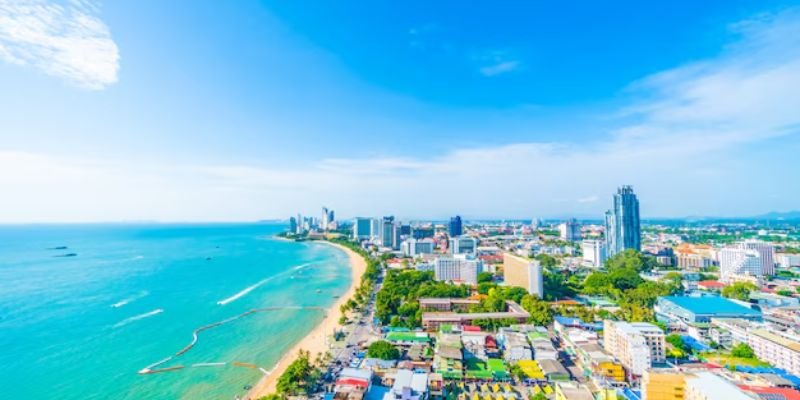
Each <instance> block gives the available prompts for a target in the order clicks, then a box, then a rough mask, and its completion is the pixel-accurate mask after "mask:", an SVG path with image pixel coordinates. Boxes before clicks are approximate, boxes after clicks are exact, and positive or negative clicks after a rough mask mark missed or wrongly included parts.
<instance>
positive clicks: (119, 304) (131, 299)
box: [111, 290, 149, 308]
mask: <svg viewBox="0 0 800 400" xmlns="http://www.w3.org/2000/svg"><path fill="white" fill-rule="evenodd" d="M148 294H149V293H147V291H145V290H143V291H141V292H139V294H136V295H133V296H130V297H128V298H125V299H123V300H120V301H118V302H116V303H114V304H112V305H111V308H120V307H122V306H124V305H127V304H130V303H132V302H134V301H136V300H139V299H141V298H142V297H145V296H147V295H148Z"/></svg>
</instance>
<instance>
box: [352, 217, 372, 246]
mask: <svg viewBox="0 0 800 400" xmlns="http://www.w3.org/2000/svg"><path fill="white" fill-rule="evenodd" d="M371 237H372V218H364V217H356V218H354V219H353V240H356V241H359V240H369V239H370V238H371Z"/></svg>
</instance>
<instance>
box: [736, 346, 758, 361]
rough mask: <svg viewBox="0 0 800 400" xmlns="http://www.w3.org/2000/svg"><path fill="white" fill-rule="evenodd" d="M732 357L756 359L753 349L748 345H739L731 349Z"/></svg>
mask: <svg viewBox="0 0 800 400" xmlns="http://www.w3.org/2000/svg"><path fill="white" fill-rule="evenodd" d="M731 355H732V356H734V357H739V358H756V353H755V352H754V351H753V348H752V347H750V346H749V345H748V344H747V343H739V344H737V345H736V346H733V349H731Z"/></svg>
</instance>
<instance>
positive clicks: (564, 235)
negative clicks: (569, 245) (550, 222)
mask: <svg viewBox="0 0 800 400" xmlns="http://www.w3.org/2000/svg"><path fill="white" fill-rule="evenodd" d="M558 230H559V232H560V234H561V235H560V236H561V240H566V241H567V242H576V241H578V240H581V224H579V223H578V220H576V219H575V218H572V219H568V220H566V221H564V222H562V223H561V225H559V226H558Z"/></svg>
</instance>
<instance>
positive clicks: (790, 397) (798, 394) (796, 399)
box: [739, 385, 800, 400]
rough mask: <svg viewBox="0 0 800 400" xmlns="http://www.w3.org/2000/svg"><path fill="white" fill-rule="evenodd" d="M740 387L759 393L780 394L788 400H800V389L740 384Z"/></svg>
mask: <svg viewBox="0 0 800 400" xmlns="http://www.w3.org/2000/svg"><path fill="white" fill-rule="evenodd" d="M739 388H741V389H742V390H747V391H748V392H753V393H757V394H762V393H763V394H778V395H781V396H783V397H784V398H785V399H786V400H800V391H797V390H794V389H788V388H776V387H764V386H747V385H739Z"/></svg>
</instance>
